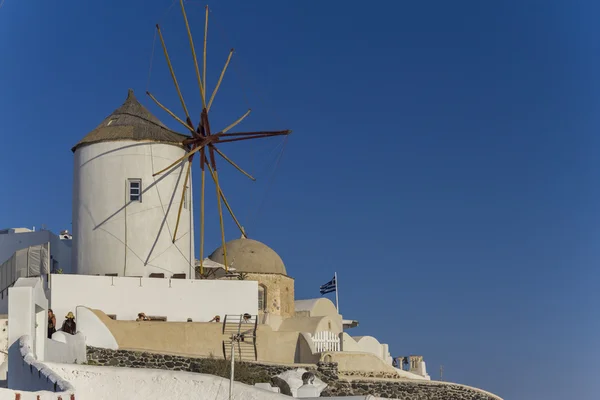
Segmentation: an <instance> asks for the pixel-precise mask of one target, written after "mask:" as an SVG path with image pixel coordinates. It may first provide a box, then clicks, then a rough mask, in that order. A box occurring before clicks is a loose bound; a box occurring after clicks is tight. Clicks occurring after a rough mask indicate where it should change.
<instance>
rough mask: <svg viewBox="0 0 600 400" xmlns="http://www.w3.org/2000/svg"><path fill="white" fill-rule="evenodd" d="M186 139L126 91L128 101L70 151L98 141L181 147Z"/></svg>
mask: <svg viewBox="0 0 600 400" xmlns="http://www.w3.org/2000/svg"><path fill="white" fill-rule="evenodd" d="M185 138H187V136H185V135H182V134H180V133H177V132H173V131H172V130H170V129H169V128H167V127H166V126H165V125H164V124H163V123H162V122H160V121H159V119H158V118H156V117H155V116H154V115H152V113H151V112H150V111H148V110H147V109H146V107H144V106H143V105H141V104H140V102H139V101H138V100H137V99H136V98H135V95H134V94H133V90H131V89H129V92H128V93H127V99H126V100H125V103H123V105H121V107H119V108H117V109H116V110H115V111H114V112H113V113H112V114H111V115H109V116H108V117H106V118H105V119H104V121H102V123H101V124H100V125H98V126H97V127H96V129H94V130H93V131H91V132H90V133H88V134H87V135H86V136H85V137H84V138H83V139H81V140H80V141H79V143H77V144H76V145H75V146H74V147H73V148H72V149H71V150H72V151H73V152H75V150H77V149H78V148H80V147H82V146H85V145H88V144H92V143H99V142H110V141H117V140H135V141H138V140H139V141H142V140H143V141H153V142H158V143H170V144H174V145H178V146H181V147H183V145H182V143H181V142H182V141H183V140H184V139H185Z"/></svg>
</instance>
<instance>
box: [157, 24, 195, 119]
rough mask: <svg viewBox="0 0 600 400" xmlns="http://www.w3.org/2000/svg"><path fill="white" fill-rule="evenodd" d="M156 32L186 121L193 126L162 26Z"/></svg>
mask: <svg viewBox="0 0 600 400" xmlns="http://www.w3.org/2000/svg"><path fill="white" fill-rule="evenodd" d="M156 30H157V31H158V36H159V38H160V43H161V45H162V48H163V52H164V53H165V58H166V59H167V64H168V66H169V72H171V77H172V78H173V83H174V84H175V89H177V95H178V96H179V101H181V106H182V107H183V111H184V112H185V117H186V121H187V122H188V123H189V124H190V125H191V126H193V124H192V123H191V121H190V114H189V113H188V109H187V107H186V106H185V101H183V95H182V94H181V90H180V89H179V83H178V82H177V78H176V77H175V71H174V70H173V65H172V64H171V59H170V58H169V53H168V52H167V45H166V44H165V40H164V38H163V35H162V32H161V30H160V26H159V25H158V24H156Z"/></svg>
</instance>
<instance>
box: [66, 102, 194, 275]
mask: <svg viewBox="0 0 600 400" xmlns="http://www.w3.org/2000/svg"><path fill="white" fill-rule="evenodd" d="M185 138H186V136H184V135H181V134H179V133H176V132H173V131H171V130H169V129H168V128H167V127H166V126H165V125H164V124H163V123H162V122H160V121H159V120H158V118H156V117H155V116H154V115H152V114H151V113H150V112H149V111H148V110H147V109H146V108H145V107H144V106H142V105H141V104H140V103H139V102H138V100H137V99H136V98H135V96H134V94H133V91H132V90H129V94H128V96H127V100H126V101H125V103H123V105H122V106H121V107H119V108H118V109H117V110H116V111H114V112H113V113H112V114H111V115H110V116H108V117H107V118H106V119H105V120H104V121H102V123H101V124H100V125H98V127H97V128H96V129H94V130H93V131H92V132H90V133H89V134H88V135H87V136H85V137H84V138H83V139H82V140H81V141H80V142H79V143H77V145H75V147H73V149H72V150H73V153H74V156H75V157H74V158H75V160H74V161H75V164H74V178H73V266H74V268H75V271H76V272H77V273H78V274H82V275H114V274H117V275H118V276H140V277H147V276H149V275H150V274H161V273H162V274H164V276H165V277H171V276H173V275H174V274H185V276H186V277H187V278H192V277H194V273H193V272H194V261H195V258H194V238H193V231H194V229H193V210H192V191H191V182H192V177H191V175H190V176H189V179H188V181H187V182H184V181H185V176H186V169H184V166H185V163H183V164H179V165H178V166H176V167H174V168H173V169H172V170H171V171H169V172H168V173H163V174H161V175H158V176H156V177H153V176H152V175H153V173H155V172H158V171H160V170H161V169H163V168H165V167H167V166H168V165H169V164H171V163H172V162H174V161H175V160H177V159H178V158H180V157H182V156H183V155H184V154H185V152H186V151H185V148H184V146H183V145H182V140H183V139H185ZM186 185H187V187H188V189H187V191H186V198H185V199H184V203H183V208H182V212H181V217H180V221H179V225H178V229H177V235H176V238H175V242H173V234H174V230H175V226H176V221H177V214H178V209H179V205H180V202H181V196H182V190H183V188H184V186H186Z"/></svg>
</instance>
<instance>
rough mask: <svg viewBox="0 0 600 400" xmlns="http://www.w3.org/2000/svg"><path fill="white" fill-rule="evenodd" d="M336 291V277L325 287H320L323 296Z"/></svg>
mask: <svg viewBox="0 0 600 400" xmlns="http://www.w3.org/2000/svg"><path fill="white" fill-rule="evenodd" d="M336 289H337V282H336V281H335V276H334V277H333V279H332V280H330V281H329V282H327V283H326V284H324V285H321V287H320V290H321V294H322V295H323V294H327V293H332V292H335V291H336Z"/></svg>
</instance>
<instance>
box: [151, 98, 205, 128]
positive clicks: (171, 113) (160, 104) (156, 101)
mask: <svg viewBox="0 0 600 400" xmlns="http://www.w3.org/2000/svg"><path fill="white" fill-rule="evenodd" d="M146 94H147V95H148V96H150V98H151V99H152V100H153V101H154V102H155V103H156V105H157V106H159V107H160V108H162V109H163V110H164V111H166V112H167V114H169V115H170V116H171V117H173V118H175V120H176V121H177V122H179V123H180V124H181V125H183V126H185V128H186V129H188V130H189V131H191V132H192V133H196V131H195V130H194V127H193V126H190V125H188V124H187V123H185V122H183V121H182V120H181V118H179V117H178V116H177V115H175V114H174V113H173V112H172V111H171V110H169V109H168V108H167V107H165V106H164V105H163V104H162V103H161V102H160V101H158V100H157V99H156V97H154V96H153V95H152V93H150V92H146Z"/></svg>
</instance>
